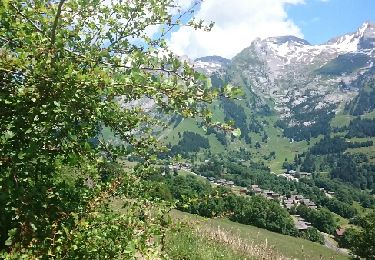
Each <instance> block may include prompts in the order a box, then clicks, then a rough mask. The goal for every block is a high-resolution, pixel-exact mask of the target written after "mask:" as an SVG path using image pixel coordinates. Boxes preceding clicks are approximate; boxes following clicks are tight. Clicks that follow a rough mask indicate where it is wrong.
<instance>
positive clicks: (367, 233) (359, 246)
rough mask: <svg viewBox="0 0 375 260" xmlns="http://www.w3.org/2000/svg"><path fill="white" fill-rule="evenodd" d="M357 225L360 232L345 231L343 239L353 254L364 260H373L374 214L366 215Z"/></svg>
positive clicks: (374, 249) (374, 238)
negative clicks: (364, 259) (359, 227)
mask: <svg viewBox="0 0 375 260" xmlns="http://www.w3.org/2000/svg"><path fill="white" fill-rule="evenodd" d="M359 224H360V226H361V230H359V231H356V230H347V231H345V233H344V238H345V240H347V242H348V246H349V248H350V249H351V250H352V252H353V254H355V255H357V256H360V257H363V258H366V259H375V244H374V241H375V212H371V213H369V214H367V215H366V216H365V217H363V218H362V219H361V221H360V223H359ZM347 232H348V234H346V233H347Z"/></svg>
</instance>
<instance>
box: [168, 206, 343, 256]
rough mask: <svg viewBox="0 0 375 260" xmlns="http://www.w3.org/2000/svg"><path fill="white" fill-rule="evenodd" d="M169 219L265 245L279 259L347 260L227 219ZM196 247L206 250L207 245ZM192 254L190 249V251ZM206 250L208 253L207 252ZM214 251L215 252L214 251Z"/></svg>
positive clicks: (179, 215) (318, 247)
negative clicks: (188, 222) (191, 223)
mask: <svg viewBox="0 0 375 260" xmlns="http://www.w3.org/2000/svg"><path fill="white" fill-rule="evenodd" d="M172 216H173V218H174V219H179V220H185V221H186V220H187V221H191V222H194V225H195V227H196V226H197V225H198V224H199V226H200V228H201V229H202V230H211V231H212V232H216V230H218V229H220V230H221V232H224V233H226V234H228V236H230V237H236V238H237V239H239V240H240V241H242V243H246V244H248V245H252V246H255V245H262V246H264V245H265V244H267V248H270V249H272V252H273V253H274V254H277V255H279V256H281V255H283V256H286V257H290V258H297V259H347V258H346V257H345V256H343V255H340V254H337V253H336V252H334V251H332V250H330V249H328V248H326V247H324V246H322V245H319V244H317V243H313V242H310V241H307V240H304V239H299V238H295V237H290V236H285V235H281V234H278V233H274V232H270V231H267V230H264V229H260V228H256V227H253V226H248V225H242V224H238V223H235V222H231V221H229V220H227V219H205V218H202V217H198V216H195V215H191V214H188V213H183V212H180V211H173V212H172ZM202 233H204V232H202ZM177 243H178V241H177ZM184 243H186V242H184ZM175 246H178V245H175ZM185 246H186V247H188V246H190V245H188V244H187V245H185ZM200 246H203V247H205V246H208V247H210V246H209V245H200ZM182 247H183V246H182ZM192 250H194V249H193V248H192ZM198 250H202V249H198ZM207 250H208V251H210V250H211V249H207ZM215 250H217V248H216V249H215ZM222 250H223V251H224V252H226V251H225V250H226V247H223V248H222ZM238 255H240V254H238ZM205 259H215V258H205ZM221 259H235V258H221Z"/></svg>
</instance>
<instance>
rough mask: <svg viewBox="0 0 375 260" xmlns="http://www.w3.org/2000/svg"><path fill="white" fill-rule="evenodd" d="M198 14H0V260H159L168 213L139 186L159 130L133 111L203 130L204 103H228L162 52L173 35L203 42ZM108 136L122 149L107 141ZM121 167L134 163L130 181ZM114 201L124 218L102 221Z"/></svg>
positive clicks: (39, 7) (137, 4)
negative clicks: (181, 31)
mask: <svg viewBox="0 0 375 260" xmlns="http://www.w3.org/2000/svg"><path fill="white" fill-rule="evenodd" d="M196 4H199V3H198V2H197V3H196ZM194 9H195V7H194V6H193V7H192V8H191V9H189V10H186V11H184V10H182V9H180V8H179V7H178V5H176V3H175V1H174V0H158V1H153V0H134V1H121V0H113V1H100V0H86V1H81V0H59V1H57V0H54V1H52V0H25V1H18V0H4V1H1V2H0V46H1V47H0V79H1V84H0V107H1V110H0V165H1V168H0V189H1V195H0V230H1V234H0V250H2V257H5V258H16V259H18V258H21V257H24V258H31V256H33V257H38V256H44V257H47V256H49V257H50V258H69V259H74V258H78V259H80V258H82V257H84V256H85V257H87V258H97V257H96V256H97V255H99V254H100V256H101V257H102V258H116V257H119V256H122V257H125V258H127V257H132V256H134V255H135V254H138V255H139V256H140V255H144V256H149V257H151V258H152V257H157V256H158V255H160V254H161V253H160V252H159V251H160V250H157V249H158V246H157V244H156V243H157V241H159V240H158V239H151V238H154V237H155V236H160V235H161V236H162V238H163V235H162V234H163V230H164V228H165V219H164V217H163V215H164V213H165V209H167V208H168V207H164V206H163V205H159V204H158V203H156V202H153V201H149V200H147V199H146V198H144V197H143V192H142V191H143V190H144V189H145V187H144V185H143V184H142V181H141V177H142V176H143V175H145V174H147V173H148V172H154V171H155V169H154V168H153V167H152V165H154V164H155V162H156V158H157V156H156V153H157V152H158V151H160V150H165V147H163V146H161V145H160V144H159V143H158V142H157V138H156V137H155V135H154V134H153V133H154V130H155V125H156V124H158V122H157V121H156V119H155V118H154V117H152V116H151V114H149V113H147V111H144V110H143V109H142V107H139V106H132V105H129V104H130V102H132V101H135V100H139V99H142V98H149V99H152V100H153V102H154V103H155V109H159V111H161V112H163V113H178V114H180V115H182V116H184V117H188V116H190V117H202V118H203V119H205V121H206V122H207V123H209V122H210V113H209V112H208V111H207V108H206V107H207V106H206V103H207V102H210V101H211V100H212V99H213V98H215V97H217V96H218V95H221V96H229V95H230V93H229V92H230V91H228V89H232V88H224V89H223V91H222V92H220V90H218V89H216V90H214V91H213V90H212V89H211V88H210V85H209V81H207V80H205V78H204V77H203V76H202V75H200V74H199V73H197V72H195V71H194V70H193V69H192V68H191V67H189V65H188V64H187V63H186V62H181V61H180V60H179V59H178V58H177V57H175V56H174V55H173V54H172V53H171V52H170V51H168V48H167V46H166V41H165V36H166V35H167V34H168V32H170V31H171V30H172V29H173V28H174V27H175V26H180V25H183V26H190V27H193V28H195V29H205V30H210V28H211V26H212V24H209V25H205V24H204V23H203V22H202V21H198V20H195V19H194V18H193V17H192V13H193V10H194ZM183 21H186V22H183ZM155 27H156V28H158V29H159V32H158V33H157V34H156V36H154V37H151V36H150V35H149V33H148V31H150V30H149V29H153V28H155ZM219 92H220V93H219ZM104 127H105V128H106V129H110V131H111V132H112V133H113V134H114V135H115V136H116V137H117V138H118V139H120V140H121V142H120V143H118V144H117V145H114V144H113V143H111V142H108V141H106V140H105V139H104V138H103V136H102V132H103V131H102V130H103V128H104ZM222 128H223V129H224V130H231V128H230V127H229V126H225V125H224V126H222ZM126 157H128V158H136V159H137V160H138V161H141V162H142V163H141V164H138V165H137V166H136V167H135V168H134V171H130V170H126V168H124V167H123V165H121V160H120V159H122V158H126ZM116 163H117V164H116ZM109 165H111V166H109ZM116 165H117V166H116ZM111 167H112V168H113V169H111ZM114 169H116V170H114ZM124 169H125V170H124ZM112 197H117V198H121V199H122V200H123V201H125V204H126V207H125V208H126V210H125V211H126V214H118V213H116V212H113V211H110V210H109V207H108V205H107V202H108V201H110V200H111V198H112ZM155 209H158V210H155ZM151 214H153V216H154V217H152V218H151V217H150V215H151ZM150 241H154V243H150ZM160 241H163V239H161V240H160Z"/></svg>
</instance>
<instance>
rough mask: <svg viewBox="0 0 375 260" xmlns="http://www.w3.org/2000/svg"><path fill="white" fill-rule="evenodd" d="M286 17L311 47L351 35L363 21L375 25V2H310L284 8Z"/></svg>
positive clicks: (348, 0) (366, 0)
mask: <svg viewBox="0 0 375 260" xmlns="http://www.w3.org/2000/svg"><path fill="white" fill-rule="evenodd" d="M286 12H287V14H288V17H289V18H290V19H291V20H293V22H294V23H295V24H296V25H297V26H298V27H299V28H300V29H301V31H302V33H303V34H304V38H305V39H306V40H307V41H309V42H310V43H313V44H319V43H323V42H326V41H327V40H329V39H330V38H332V37H334V36H338V35H342V34H345V33H347V32H353V31H356V30H357V29H358V27H359V26H360V25H361V24H362V23H363V22H364V21H372V22H375V0H328V1H320V0H309V1H306V4H302V5H287V6H286Z"/></svg>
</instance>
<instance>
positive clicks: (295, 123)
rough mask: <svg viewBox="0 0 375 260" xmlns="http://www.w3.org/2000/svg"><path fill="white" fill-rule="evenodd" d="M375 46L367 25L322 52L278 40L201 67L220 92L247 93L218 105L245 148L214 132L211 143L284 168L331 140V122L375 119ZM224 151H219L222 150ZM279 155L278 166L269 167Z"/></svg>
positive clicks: (373, 29) (201, 62) (199, 62)
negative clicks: (374, 115) (226, 88)
mask: <svg viewBox="0 0 375 260" xmlns="http://www.w3.org/2000/svg"><path fill="white" fill-rule="evenodd" d="M374 43H375V24H372V23H368V22H366V23H364V24H363V25H362V26H361V27H360V28H359V29H358V30H357V31H356V32H354V33H348V34H346V35H343V36H340V37H336V38H334V39H332V40H330V41H328V42H327V43H324V44H321V45H311V44H310V43H309V42H307V41H306V40H303V39H300V38H297V37H295V36H280V37H271V38H266V39H263V40H261V39H256V40H255V41H253V42H252V43H251V44H250V46H249V47H247V48H245V49H244V50H242V51H241V52H240V53H239V54H237V55H236V56H235V57H234V58H233V59H232V60H227V59H224V58H221V57H218V56H209V57H203V58H199V59H196V60H195V61H194V62H193V64H194V66H195V68H196V69H197V70H200V71H202V72H204V73H206V74H207V75H209V76H210V77H211V82H212V84H213V86H215V87H221V86H223V85H225V84H228V83H229V84H232V85H236V86H240V87H242V89H243V92H244V93H245V97H244V98H242V99H241V100H227V99H221V100H220V101H218V102H217V103H215V105H213V110H214V115H215V120H218V121H229V120H233V121H235V126H236V127H238V128H240V129H241V133H242V134H241V138H240V140H237V139H234V138H233V137H230V136H226V137H225V136H224V137H223V134H221V133H219V132H218V131H216V130H212V129H211V130H210V131H209V132H208V134H209V135H210V139H211V143H212V139H213V138H216V139H217V140H218V142H219V143H221V145H222V146H223V147H225V148H224V149H226V150H227V151H231V150H238V149H240V148H243V149H248V150H249V151H250V152H251V153H252V158H253V159H256V160H261V161H266V162H267V161H268V163H269V164H271V165H278V166H277V167H281V164H282V160H284V159H285V158H287V159H288V160H290V159H291V158H293V157H294V156H295V155H296V154H298V153H302V152H304V151H306V150H307V149H308V143H309V142H312V143H314V142H316V141H318V140H319V138H320V137H321V136H322V135H327V134H329V133H330V132H331V130H332V129H331V121H332V120H336V117H338V116H340V115H341V114H342V113H344V114H345V113H350V114H352V115H363V114H367V113H371V112H372V111H373V110H374V106H373V103H374V102H372V97H373V95H374V93H375V91H374V84H373V81H374V78H375V66H374V63H375V62H374V61H375V48H374ZM197 127H198V128H201V127H200V126H197ZM177 129H178V132H181V131H184V127H179V128H176V130H177ZM186 130H188V131H190V130H189V129H186ZM171 134H172V135H174V136H176V133H175V134H173V131H172V133H171ZM200 134H201V135H205V131H204V130H202V129H201V131H200ZM296 141H297V143H295V142H296ZM275 142H276V143H283V144H284V145H283V147H284V149H281V150H280V149H277V148H279V146H277V144H276V145H275ZM306 142H307V143H306ZM220 149H221V148H220V146H218V145H216V148H215V149H214V150H215V151H219V152H220ZM224 149H223V150H224ZM275 151H278V153H276V158H277V159H271V160H268V159H266V160H265V159H264V158H268V157H269V154H270V153H272V152H275ZM274 160H276V161H274Z"/></svg>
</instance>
